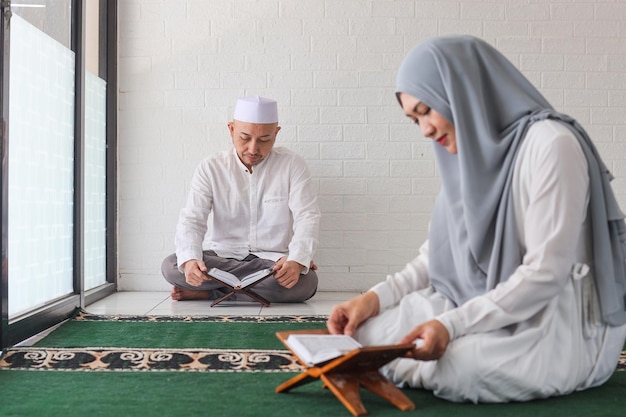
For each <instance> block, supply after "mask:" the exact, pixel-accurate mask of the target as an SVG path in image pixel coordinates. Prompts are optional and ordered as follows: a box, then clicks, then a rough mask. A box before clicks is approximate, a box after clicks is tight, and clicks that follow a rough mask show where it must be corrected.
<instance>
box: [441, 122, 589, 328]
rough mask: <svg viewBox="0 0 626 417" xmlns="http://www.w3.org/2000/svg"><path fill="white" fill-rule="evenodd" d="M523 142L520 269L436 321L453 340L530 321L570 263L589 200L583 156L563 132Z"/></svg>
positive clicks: (539, 133)
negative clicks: (491, 288) (441, 324)
mask: <svg viewBox="0 0 626 417" xmlns="http://www.w3.org/2000/svg"><path fill="white" fill-rule="evenodd" d="M552 123H556V122H552ZM531 129H532V128H531ZM526 141H527V143H525V145H527V146H526V149H525V150H524V149H522V150H520V155H519V156H518V159H519V158H523V159H522V160H521V161H519V163H518V164H517V166H516V170H517V172H516V175H517V177H518V179H517V180H516V179H515V177H514V187H513V189H514V190H515V189H516V186H515V184H517V191H518V192H517V194H515V195H514V200H517V201H516V203H515V204H516V221H517V223H518V230H520V234H521V237H522V240H523V242H522V243H523V244H522V248H523V250H524V256H523V260H522V264H521V265H519V267H518V268H517V269H516V270H515V272H514V273H513V275H512V276H511V277H509V279H508V280H506V281H504V282H502V283H500V284H499V285H497V286H496V288H494V289H493V290H491V291H489V292H487V293H486V294H484V295H482V296H478V297H475V298H473V299H471V300H469V301H468V302H466V303H465V304H463V305H462V306H460V307H458V308H455V309H453V310H450V311H448V312H446V313H444V314H442V315H440V316H438V317H437V319H438V320H439V321H440V322H441V323H443V324H444V326H446V328H447V329H448V331H449V332H450V336H451V338H452V339H454V338H457V337H460V336H462V335H465V334H471V333H480V332H488V331H491V330H495V329H500V328H503V327H505V326H509V325H512V324H516V323H521V322H523V321H526V320H528V319H530V318H531V317H532V316H533V315H535V314H536V313H538V312H539V311H540V310H541V309H542V308H544V307H545V306H547V305H548V303H549V302H550V301H551V300H552V299H554V298H555V297H556V296H557V295H558V293H559V292H560V291H562V289H563V288H564V286H565V284H566V282H567V279H568V277H569V276H570V273H571V270H572V267H573V265H574V263H575V258H576V250H577V246H578V242H579V240H580V239H581V234H582V233H583V224H584V221H585V218H586V212H587V205H588V198H589V197H588V195H589V194H588V193H589V190H588V189H589V177H588V173H587V161H586V159H585V156H584V154H583V153H582V150H581V148H580V145H579V144H578V141H577V140H576V138H575V137H574V136H573V135H572V134H571V133H569V132H568V131H566V129H565V128H563V127H562V129H560V130H559V129H556V128H554V127H553V126H552V127H550V126H546V125H544V127H542V128H541V129H536V130H534V133H533V134H532V135H531V131H529V136H528V137H527V139H526ZM515 181H517V183H515Z"/></svg>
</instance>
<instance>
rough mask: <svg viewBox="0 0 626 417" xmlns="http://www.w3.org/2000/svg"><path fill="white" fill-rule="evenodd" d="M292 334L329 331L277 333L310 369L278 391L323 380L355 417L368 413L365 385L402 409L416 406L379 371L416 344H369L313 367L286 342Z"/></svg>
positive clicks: (312, 332)
mask: <svg viewBox="0 0 626 417" xmlns="http://www.w3.org/2000/svg"><path fill="white" fill-rule="evenodd" d="M292 333H301V334H328V331H327V330H325V329H319V330H296V331H286V332H277V333H276V336H277V337H278V339H280V341H281V342H282V343H283V344H284V345H285V346H286V347H287V349H289V350H290V351H291V352H292V353H293V355H294V356H295V357H296V359H298V362H300V363H301V364H302V365H304V366H305V367H306V368H307V370H306V371H305V372H303V373H301V374H299V375H297V376H295V377H293V378H291V379H290V380H289V381H287V382H285V383H283V384H281V385H279V386H278V387H277V388H276V392H287V391H289V390H290V389H292V388H296V387H298V386H300V385H304V384H308V383H309V382H312V381H314V380H316V379H321V380H322V382H323V383H324V387H326V388H328V389H330V390H331V391H332V393H333V394H335V396H336V397H337V398H338V399H339V401H341V402H342V404H343V405H344V406H345V407H346V408H347V409H348V410H349V411H350V412H351V413H352V415H354V416H364V415H366V414H367V410H366V409H365V407H364V406H363V403H362V402H361V398H360V394H359V388H360V387H363V388H365V389H367V390H368V391H371V392H373V393H374V394H377V395H379V396H381V397H382V398H384V399H386V400H388V401H389V402H391V403H392V404H393V405H395V406H396V407H398V408H399V409H400V410H402V411H408V410H413V409H415V404H413V402H412V401H411V400H410V399H409V398H408V397H407V396H406V395H404V393H403V392H402V391H401V390H400V389H399V388H398V387H396V386H395V385H394V384H393V383H392V382H391V381H389V380H388V379H387V378H385V377H384V376H383V375H382V374H381V373H380V371H379V369H380V367H382V366H383V365H385V364H387V363H388V362H390V361H392V360H393V359H395V358H397V357H399V356H402V355H403V354H404V353H406V352H407V351H409V350H411V349H413V348H415V345H413V344H405V345H388V346H368V347H363V348H359V349H355V350H353V351H351V352H349V353H347V354H345V355H343V356H341V357H339V358H336V359H332V360H330V361H328V362H326V363H324V364H321V365H318V366H312V367H309V366H307V365H306V363H305V362H304V361H303V360H302V359H301V358H299V357H298V355H296V354H295V353H294V352H293V350H292V349H290V348H289V346H288V345H287V344H286V343H285V340H286V339H287V338H288V337H289V335H290V334H292Z"/></svg>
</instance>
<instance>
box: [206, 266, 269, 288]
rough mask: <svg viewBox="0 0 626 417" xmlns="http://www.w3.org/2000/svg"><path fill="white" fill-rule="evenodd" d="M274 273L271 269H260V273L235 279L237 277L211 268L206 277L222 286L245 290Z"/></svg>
mask: <svg viewBox="0 0 626 417" xmlns="http://www.w3.org/2000/svg"><path fill="white" fill-rule="evenodd" d="M273 273H274V271H273V270H272V268H266V269H262V270H260V271H256V272H253V273H251V274H249V275H246V276H245V277H243V278H237V276H235V275H233V274H231V273H230V272H226V271H222V270H221V269H217V268H211V269H210V270H209V272H207V274H208V275H210V276H211V277H213V278H215V279H217V280H218V281H221V282H223V283H224V284H228V285H230V286H231V287H233V288H237V289H240V288H246V287H248V286H250V285H252V284H254V283H255V282H258V281H260V280H262V279H265V278H267V277H269V276H270V275H272V274H273Z"/></svg>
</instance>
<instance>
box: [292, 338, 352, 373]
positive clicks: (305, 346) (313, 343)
mask: <svg viewBox="0 0 626 417" xmlns="http://www.w3.org/2000/svg"><path fill="white" fill-rule="evenodd" d="M285 344H286V345H287V346H289V348H290V350H291V351H292V352H293V353H294V354H295V355H296V356H297V357H298V358H300V359H301V360H302V361H303V362H304V363H306V364H307V365H308V366H314V365H320V364H322V363H325V362H328V361H329V360H331V359H335V358H338V357H340V356H342V355H345V354H346V353H348V352H350V351H352V350H354V349H359V348H362V347H363V346H362V345H361V344H360V343H359V342H357V341H356V340H355V339H353V338H352V337H350V336H346V335H343V334H298V333H293V334H290V335H289V337H287V339H285Z"/></svg>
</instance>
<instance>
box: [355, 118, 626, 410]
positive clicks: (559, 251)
mask: <svg viewBox="0 0 626 417" xmlns="http://www.w3.org/2000/svg"><path fill="white" fill-rule="evenodd" d="M513 196H514V197H513V200H514V204H515V215H516V223H517V225H518V230H519V236H520V239H521V241H522V242H521V243H522V247H523V249H524V250H525V255H524V258H523V262H522V264H521V265H520V266H519V267H518V268H517V269H516V270H515V272H514V273H513V275H511V277H509V279H508V280H506V281H505V282H502V283H501V284H499V285H498V286H497V287H496V288H495V289H493V290H491V291H488V292H486V293H485V294H484V295H482V296H479V297H476V298H474V299H472V300H470V301H468V302H467V303H465V304H463V305H461V306H459V307H457V308H455V306H454V305H453V303H451V302H450V301H449V300H447V299H445V298H444V297H443V296H442V295H441V294H440V293H437V292H436V291H435V290H434V289H433V288H432V287H431V286H430V282H429V279H428V242H426V243H425V244H424V245H423V246H422V248H421V249H420V253H419V255H418V256H417V257H416V258H415V259H414V260H413V261H412V262H410V263H409V264H407V265H406V267H405V268H404V269H403V270H402V271H401V272H398V273H396V274H394V275H389V276H388V277H387V279H386V280H385V281H384V282H381V283H380V284H378V285H376V286H375V287H373V288H372V291H375V292H376V293H377V295H378V298H379V301H380V310H381V311H380V314H379V315H378V316H376V317H373V318H371V319H369V320H368V321H366V322H365V323H363V324H362V325H361V327H360V328H359V330H358V331H357V333H356V335H355V337H356V338H357V339H358V340H360V341H361V342H362V343H363V344H365V345H376V344H389V343H395V342H397V341H399V340H400V339H401V338H402V337H403V336H405V335H406V334H407V333H408V332H409V331H410V330H411V329H413V328H414V327H415V326H416V325H418V324H420V323H422V322H424V321H427V320H430V319H432V318H436V319H438V320H440V321H441V322H442V323H443V324H444V326H445V327H446V328H447V329H448V331H449V332H450V336H451V342H450V344H449V345H448V348H447V350H446V353H445V354H444V356H443V357H442V358H440V359H439V360H437V361H426V362H423V361H416V360H412V359H399V360H396V361H394V362H392V363H391V364H389V365H388V366H387V367H385V368H384V369H383V371H384V372H385V374H386V375H387V377H389V378H390V379H391V380H392V381H394V382H395V383H396V384H398V385H408V386H411V387H416V388H425V389H428V390H432V391H433V392H434V394H435V395H436V396H438V397H441V398H445V399H448V400H451V401H472V402H506V401H524V400H530V399H535V398H545V397H549V396H555V395H563V394H568V393H571V392H573V391H575V390H581V389H586V388H589V387H592V386H597V385H600V384H602V383H604V382H605V381H606V380H607V379H608V378H609V377H610V376H611V374H612V372H613V371H614V370H615V367H616V364H617V361H618V358H619V355H620V352H621V350H622V348H623V346H624V339H625V338H626V326H620V327H609V326H606V325H605V324H603V323H602V321H601V316H600V312H599V306H598V301H597V296H596V293H595V284H594V280H593V277H592V273H591V271H592V268H591V266H592V263H593V260H592V259H591V255H590V254H591V247H590V235H589V232H590V230H589V227H590V225H589V224H588V223H589V222H588V219H587V206H588V202H589V177H588V174H587V162H586V160H585V157H584V155H583V153H582V150H581V149H580V146H579V145H578V142H577V140H576V138H575V137H574V136H572V134H571V133H570V132H569V131H568V130H567V129H566V128H565V127H564V126H562V125H561V124H559V123H558V122H554V121H542V122H537V123H535V124H533V125H532V126H531V128H530V129H529V131H528V134H527V137H526V139H525V141H524V143H523V145H522V148H521V149H520V151H519V155H518V158H517V161H516V166H515V172H514V178H513Z"/></svg>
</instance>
